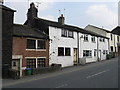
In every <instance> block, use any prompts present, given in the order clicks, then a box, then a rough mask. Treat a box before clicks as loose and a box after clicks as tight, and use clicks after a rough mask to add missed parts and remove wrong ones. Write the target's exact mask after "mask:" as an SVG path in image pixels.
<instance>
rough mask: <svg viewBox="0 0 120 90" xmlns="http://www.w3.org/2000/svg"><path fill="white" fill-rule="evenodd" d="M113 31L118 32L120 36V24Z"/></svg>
mask: <svg viewBox="0 0 120 90" xmlns="http://www.w3.org/2000/svg"><path fill="white" fill-rule="evenodd" d="M111 33H113V34H117V35H119V36H120V26H117V27H116V28H114V29H113V30H112V31H111Z"/></svg>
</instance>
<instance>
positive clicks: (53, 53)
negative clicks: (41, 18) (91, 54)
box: [49, 26, 77, 67]
mask: <svg viewBox="0 0 120 90" xmlns="http://www.w3.org/2000/svg"><path fill="white" fill-rule="evenodd" d="M49 37H50V50H49V54H50V63H49V64H50V65H51V64H52V63H57V64H62V67H67V66H72V65H73V64H74V63H73V58H74V57H73V48H77V32H74V38H67V37H61V29H60V28H55V27H51V26H50V27H49ZM58 47H69V48H70V49H71V56H58Z"/></svg>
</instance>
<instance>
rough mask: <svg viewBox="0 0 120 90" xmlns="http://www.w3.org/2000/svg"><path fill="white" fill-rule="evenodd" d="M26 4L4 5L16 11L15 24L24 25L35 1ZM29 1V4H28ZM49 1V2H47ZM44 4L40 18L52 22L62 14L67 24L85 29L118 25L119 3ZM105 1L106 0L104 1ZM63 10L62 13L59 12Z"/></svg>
mask: <svg viewBox="0 0 120 90" xmlns="http://www.w3.org/2000/svg"><path fill="white" fill-rule="evenodd" d="M24 1H26V2H22V1H21V2H15V1H14V2H13V1H7V0H6V1H5V2H4V5H6V6H8V7H10V8H12V9H14V10H16V12H15V14H14V15H15V17H14V23H16V24H23V23H24V22H25V20H26V17H27V15H26V14H27V10H28V8H29V4H30V3H31V2H32V1H33V0H24ZM28 1H29V2H28ZM46 1H47V0H46ZM51 1H52V2H42V1H41V0H37V2H39V3H41V4H37V3H36V1H34V3H35V4H36V6H37V5H38V17H39V18H44V19H48V20H52V21H57V18H58V17H59V15H60V14H64V16H65V23H66V24H69V25H74V26H78V27H81V28H84V27H85V26H87V25H88V24H91V25H95V26H98V27H103V28H105V29H108V30H110V31H111V30H112V29H113V28H115V27H116V26H117V25H118V1H114V2H95V1H93V2H90V1H89V2H87V1H86V2H85V0H84V2H83V1H82V2H80V1H75V0H72V1H70V2H68V1H66V2H63V1H62V2H56V1H55V0H51ZM104 1H105V0H104ZM59 10H61V12H59Z"/></svg>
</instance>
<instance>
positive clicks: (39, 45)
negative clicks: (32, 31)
mask: <svg viewBox="0 0 120 90" xmlns="http://www.w3.org/2000/svg"><path fill="white" fill-rule="evenodd" d="M37 49H45V40H38V46H37Z"/></svg>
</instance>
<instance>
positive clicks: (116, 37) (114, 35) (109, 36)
mask: <svg viewBox="0 0 120 90" xmlns="http://www.w3.org/2000/svg"><path fill="white" fill-rule="evenodd" d="M111 34H112V33H108V34H107V37H108V38H110V46H113V52H115V47H116V52H118V47H117V43H120V36H119V35H116V34H112V40H111ZM118 36H119V41H118ZM110 52H111V50H110Z"/></svg>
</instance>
